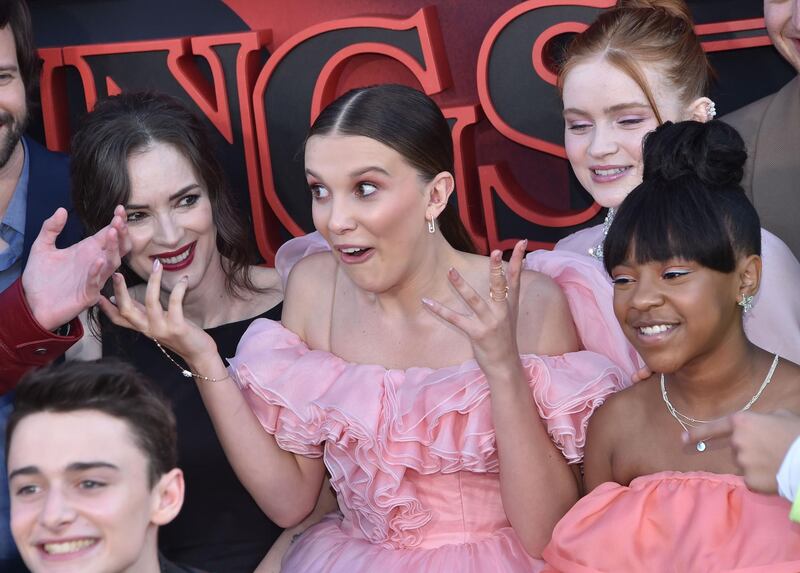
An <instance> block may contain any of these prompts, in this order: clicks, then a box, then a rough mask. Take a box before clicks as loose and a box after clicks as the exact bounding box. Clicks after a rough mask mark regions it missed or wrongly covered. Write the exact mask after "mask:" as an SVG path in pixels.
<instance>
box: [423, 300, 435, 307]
mask: <svg viewBox="0 0 800 573" xmlns="http://www.w3.org/2000/svg"><path fill="white" fill-rule="evenodd" d="M422 304H424V305H425V306H429V307H431V308H433V301H432V300H431V299H429V298H423V299H422Z"/></svg>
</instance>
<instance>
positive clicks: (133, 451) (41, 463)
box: [8, 410, 158, 573]
mask: <svg viewBox="0 0 800 573" xmlns="http://www.w3.org/2000/svg"><path fill="white" fill-rule="evenodd" d="M8 469H9V475H10V476H11V480H10V492H11V530H12V534H13V536H14V541H15V542H16V544H17V547H18V548H19V551H20V554H21V555H22V557H23V559H24V560H25V564H26V565H27V566H28V568H29V569H30V570H31V571H33V573H51V572H52V573H109V572H118V571H129V570H136V564H137V563H140V560H141V558H142V556H143V555H144V552H145V551H147V550H149V551H150V552H153V553H154V552H155V551H156V547H155V545H156V542H155V539H156V536H155V525H153V524H152V523H151V514H152V512H153V511H154V507H156V506H157V504H158V503H157V501H156V496H157V493H156V491H155V490H156V488H151V487H150V485H149V479H148V461H147V457H146V456H145V454H144V453H143V452H142V451H141V450H140V449H139V448H138V447H137V446H136V444H135V441H134V438H133V435H132V434H131V432H130V430H129V428H128V426H127V424H126V423H125V422H123V421H122V420H119V419H117V418H114V417H112V416H109V415H107V414H104V413H102V412H98V411H93V410H78V411H75V412H69V413H52V412H40V413H37V414H31V415H30V416H27V417H25V418H23V419H22V421H21V422H20V423H19V425H18V426H17V428H16V430H15V432H14V434H13V437H12V440H11V444H10V448H9V455H8ZM148 532H151V533H149V534H148ZM150 560H152V555H150Z"/></svg>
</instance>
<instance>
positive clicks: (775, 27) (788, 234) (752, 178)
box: [722, 0, 800, 258]
mask: <svg viewBox="0 0 800 573" xmlns="http://www.w3.org/2000/svg"><path fill="white" fill-rule="evenodd" d="M764 20H765V22H766V26H767V31H768V32H769V35H770V38H771V39H772V43H773V44H774V45H775V48H776V49H777V50H778V52H779V53H780V54H781V56H783V57H784V58H785V59H786V61H788V62H789V63H790V64H791V65H792V66H793V67H794V69H795V70H797V72H798V73H800V0H764ZM722 120H723V121H725V122H727V123H729V124H730V125H732V126H733V127H735V128H736V129H737V130H738V131H739V133H741V134H742V137H743V138H744V141H745V144H746V145H747V151H748V159H747V164H746V166H745V176H744V180H743V181H742V184H743V186H744V188H745V191H746V192H747V194H748V196H749V197H750V200H751V201H752V202H753V205H755V207H756V210H757V211H758V214H759V216H760V217H761V224H762V225H763V226H764V227H765V228H766V229H768V230H770V231H772V232H773V233H775V234H776V235H778V237H780V238H781V239H783V241H784V242H786V244H787V245H788V246H789V248H790V249H791V250H792V252H793V253H794V255H795V256H796V257H798V258H800V225H798V221H800V76H798V77H795V78H794V79H793V80H792V81H790V82H789V83H788V84H786V85H785V86H784V87H783V88H782V89H780V90H779V91H777V92H775V93H774V94H771V95H769V96H767V97H765V98H763V99H760V100H758V101H756V102H754V103H752V104H750V105H748V106H745V107H743V108H741V109H739V110H737V111H735V112H733V113H731V114H728V115H726V116H725V117H723V118H722Z"/></svg>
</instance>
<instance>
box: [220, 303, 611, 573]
mask: <svg viewBox="0 0 800 573" xmlns="http://www.w3.org/2000/svg"><path fill="white" fill-rule="evenodd" d="M521 359H522V363H523V365H524V368H525V370H526V372H527V376H528V380H529V384H530V388H531V392H532V393H533V397H534V400H535V402H536V404H537V406H538V409H539V412H540V414H541V416H542V419H543V420H544V422H545V424H546V427H547V430H548V432H549V434H550V436H551V437H552V439H553V441H554V442H555V443H556V444H557V445H558V447H559V448H560V449H561V451H562V452H563V453H564V456H565V457H566V458H567V459H568V460H569V461H570V462H578V461H579V460H580V459H581V456H582V448H583V445H584V439H585V428H586V424H587V422H588V418H589V416H590V414H591V413H592V411H593V410H594V409H595V408H596V407H597V406H598V405H599V404H600V403H602V401H603V399H604V398H605V397H606V396H607V395H608V394H610V393H611V392H614V391H617V390H619V389H620V388H621V386H622V385H623V379H622V373H621V371H620V370H619V369H618V368H617V367H616V366H614V365H613V364H612V363H611V362H610V361H608V360H607V359H606V358H604V357H602V356H599V355H597V354H594V353H590V352H577V353H572V354H566V355H564V356H557V357H538V356H531V355H528V356H523V357H521ZM230 363H231V373H232V375H233V377H234V379H235V380H236V382H237V384H238V385H239V387H240V388H241V390H242V392H243V394H244V396H245V397H246V399H247V402H248V403H249V405H250V407H251V408H252V410H253V411H254V412H255V414H256V415H257V416H258V419H259V420H260V422H261V424H262V425H263V427H264V429H265V430H266V431H267V432H269V433H271V434H274V435H275V437H276V439H277V441H278V444H279V445H280V446H281V447H282V448H283V449H285V450H288V451H291V452H294V453H297V454H300V455H303V456H308V457H322V458H323V460H324V462H325V465H326V467H327V469H328V471H329V472H330V475H331V485H332V486H333V488H334V490H335V491H336V493H337V497H338V500H339V507H340V509H341V515H339V514H335V515H331V516H328V517H326V518H325V519H324V520H323V521H321V522H320V523H318V524H317V525H314V526H312V527H311V528H310V529H309V530H308V531H307V532H306V533H305V534H303V535H302V536H301V537H300V538H299V539H298V540H297V541H295V542H294V543H293V545H292V547H291V549H290V551H289V553H288V554H287V555H286V557H285V558H284V561H283V569H282V570H283V571H286V572H289V573H293V572H296V573H310V572H314V573H317V572H329V573H335V572H341V573H359V572H367V571H369V572H379V573H400V572H408V571H431V572H449V571H453V572H456V571H457V572H459V573H469V572H474V573H486V572H489V571H491V572H509V573H516V572H520V573H521V572H526V573H529V572H536V571H539V570H540V569H541V567H542V566H543V563H542V562H541V561H539V560H536V559H533V558H531V557H530V556H529V555H528V554H527V553H526V552H525V550H524V548H523V547H522V545H521V544H520V541H519V540H518V538H517V536H516V535H515V533H514V531H513V530H512V528H511V527H510V525H509V523H508V520H507V518H506V516H505V513H504V511H503V506H502V502H501V499H500V481H499V475H498V460H497V451H496V446H495V434H494V428H493V426H492V419H491V409H490V402H489V387H488V383H487V382H486V379H485V377H484V375H483V372H482V371H481V369H480V368H479V367H478V365H477V363H476V362H475V361H474V360H471V361H468V362H465V363H464V364H460V365H455V366H450V367H447V368H439V369H430V368H410V369H408V370H387V369H385V368H383V367H381V366H377V365H368V364H354V363H351V362H347V361H345V360H343V359H341V358H339V357H337V356H335V355H333V354H331V353H329V352H324V351H319V350H310V349H309V348H308V347H307V346H306V345H305V344H304V343H303V341H302V340H301V339H300V338H299V337H298V336H297V335H295V334H294V333H292V332H291V331H289V330H287V329H285V328H283V327H282V326H281V325H280V324H279V323H277V322H273V321H270V320H264V319H261V320H256V321H254V322H253V324H252V325H251V326H250V328H249V329H248V330H247V332H246V333H245V335H244V337H243V338H242V340H241V342H240V343H239V347H238V349H237V353H236V357H235V358H233V359H231V360H230ZM542 485H543V486H544V484H542ZM531 519H536V516H535V515H532V516H531Z"/></svg>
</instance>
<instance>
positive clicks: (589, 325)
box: [525, 232, 644, 379]
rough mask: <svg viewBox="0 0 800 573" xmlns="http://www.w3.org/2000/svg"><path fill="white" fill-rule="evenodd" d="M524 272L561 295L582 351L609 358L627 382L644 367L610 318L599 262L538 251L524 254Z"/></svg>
mask: <svg viewBox="0 0 800 573" xmlns="http://www.w3.org/2000/svg"><path fill="white" fill-rule="evenodd" d="M580 233H581V232H579V233H576V235H577V234H580ZM559 244H560V243H559ZM525 268H526V269H529V270H532V271H537V272H540V273H542V274H545V275H547V276H549V277H550V278H552V279H553V280H554V281H555V282H556V284H558V286H560V287H561V290H562V291H564V295H565V296H566V298H567V303H568V304H569V310H570V313H571V314H572V320H573V322H574V323H575V328H576V330H577V331H578V337H579V338H580V340H581V344H582V345H583V348H585V349H586V350H591V351H592V352H597V353H599V354H602V355H603V356H607V357H609V358H610V359H611V360H612V361H613V362H614V363H615V364H616V365H617V366H619V367H620V368H622V370H623V371H624V372H625V374H626V375H627V378H628V379H630V377H631V376H632V375H633V374H635V373H636V372H637V371H638V370H639V369H640V368H642V367H643V366H644V362H643V361H642V360H641V358H640V357H639V354H638V353H637V352H636V350H635V349H634V348H633V346H632V345H631V344H630V342H628V339H627V338H626V337H625V335H624V334H623V333H622V328H620V326H619V322H618V321H617V317H616V316H615V315H614V289H613V285H612V284H611V280H610V279H609V278H608V274H607V273H606V271H605V269H604V268H603V265H602V263H600V261H598V260H597V259H594V258H593V257H589V256H585V255H580V254H577V253H574V252H572V251H569V250H554V251H544V250H541V251H534V252H532V253H528V255H527V256H526V257H525Z"/></svg>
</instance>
